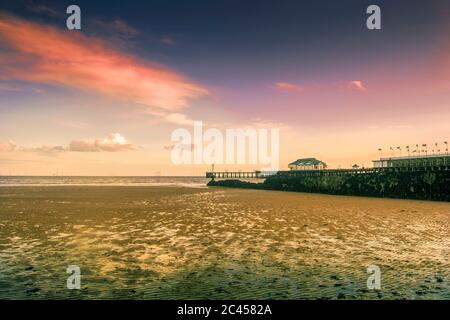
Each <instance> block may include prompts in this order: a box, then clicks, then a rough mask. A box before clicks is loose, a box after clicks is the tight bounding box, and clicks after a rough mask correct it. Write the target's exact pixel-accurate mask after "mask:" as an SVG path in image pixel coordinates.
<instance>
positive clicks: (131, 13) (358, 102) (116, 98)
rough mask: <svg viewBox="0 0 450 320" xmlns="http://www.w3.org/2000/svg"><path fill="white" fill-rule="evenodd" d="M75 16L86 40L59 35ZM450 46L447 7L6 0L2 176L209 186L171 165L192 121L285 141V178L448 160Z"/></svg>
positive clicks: (2, 12)
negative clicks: (370, 20)
mask: <svg viewBox="0 0 450 320" xmlns="http://www.w3.org/2000/svg"><path fill="white" fill-rule="evenodd" d="M71 4H77V5H78V6H79V7H80V9H81V17H82V18H81V24H82V29H81V30H68V29H67V28H66V19H67V17H68V16H69V15H68V14H66V8H67V7H68V6H69V5H71ZM371 4H376V5H378V6H379V7H380V8H381V26H382V28H381V30H368V29H367V27H366V19H367V17H368V15H367V14H366V9H367V7H368V6H369V5H371ZM449 33H450V4H449V3H448V1H446V0H442V1H438V0H433V1H413V0H408V1H406V0H396V1H365V0H342V1H323V0H318V1H301V0H296V1H287V0H286V1H267V0H260V1H253V0H249V1H235V0H209V1H175V0H161V1H159V0H158V1H156V0H150V1H145V2H144V1H131V0H129V1H111V0H110V1H76V2H73V1H31V0H30V1H18V0H14V1H10V0H3V1H2V2H1V3H0V175H2V174H3V175H8V174H13V175H14V174H15V175H19V174H20V175H54V174H65V175H150V176H151V175H203V174H204V172H205V170H207V169H209V165H208V164H205V163H202V164H182V165H178V164H175V163H174V162H173V160H172V158H171V155H172V151H173V149H174V141H172V140H171V134H172V133H173V132H174V130H176V129H178V128H186V129H188V130H191V131H192V124H193V121H202V122H203V124H204V127H205V129H206V128H217V129H218V130H221V131H222V132H225V130H226V129H237V128H244V129H245V128H256V129H260V128H266V129H268V130H271V129H278V130H279V132H280V141H279V143H280V148H279V149H280V152H279V158H280V169H286V168H287V165H288V163H290V162H292V161H294V160H296V159H298V158H306V157H316V158H318V159H320V160H322V161H324V162H326V163H327V164H328V166H329V167H331V168H346V167H350V166H351V165H353V164H355V163H356V164H359V165H363V166H366V167H371V166H372V162H371V160H374V159H377V158H379V157H380V156H381V155H383V156H386V155H392V154H394V155H400V152H402V155H405V153H406V148H405V146H407V145H409V146H415V145H416V144H419V145H422V144H425V143H426V144H427V145H428V149H429V150H428V151H429V152H430V153H431V152H433V151H432V149H436V150H437V149H439V150H441V152H442V151H443V150H444V148H445V146H444V143H443V142H444V141H447V140H448V138H449V136H450V129H449V123H450V108H449V102H450V37H449ZM435 143H437V144H438V145H437V147H435ZM398 146H399V147H401V149H402V150H401V151H400V150H398V149H397V147H398ZM390 147H393V149H394V151H395V153H392V151H390ZM193 148H196V146H195V145H194V146H193ZM379 149H382V152H380V151H379ZM436 150H435V152H437V151H436ZM260 167H261V165H260V164H251V163H244V164H217V165H216V169H217V170H226V169H228V170H234V169H236V170H241V169H242V170H255V169H259V168H260Z"/></svg>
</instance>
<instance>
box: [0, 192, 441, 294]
mask: <svg viewBox="0 0 450 320" xmlns="http://www.w3.org/2000/svg"><path fill="white" fill-rule="evenodd" d="M0 199H1V201H0V217H1V220H0V298H86V299H87V298H91V299H98V298H119V299H122V298H123V299H152V298H153V299H155V298H162V299H174V298H199V299H202V298H207V299H209V298H218V299H226V298H236V299H241V298H249V299H253V298H261V299H286V298H287V299H298V298H313V299H336V298H339V299H341V298H357V299H372V298H382V299H399V298H409V299H411V298H412V299H416V298H418V299H435V298H438V299H449V298H450V287H449V282H448V280H449V272H448V264H449V261H448V257H449V250H450V249H449V248H450V247H449V240H448V239H449V237H448V235H449V231H450V204H449V203H439V202H423V201H409V200H391V199H371V198H357V197H339V196H327V195H313V194H300V193H283V192H272V191H258V190H228V189H199V188H178V187H137V186H128V187H126V186H123V187H118V186H96V187H95V186H82V187H80V186H52V187H2V188H1V189H0ZM72 264H75V265H78V266H80V268H81V273H82V282H81V290H68V289H67V288H66V279H67V276H68V274H66V268H67V266H68V265H72ZM370 264H377V265H379V266H380V268H381V271H382V289H381V290H379V291H372V290H368V289H367V286H366V280H367V276H368V275H367V273H366V268H367V266H369V265H370Z"/></svg>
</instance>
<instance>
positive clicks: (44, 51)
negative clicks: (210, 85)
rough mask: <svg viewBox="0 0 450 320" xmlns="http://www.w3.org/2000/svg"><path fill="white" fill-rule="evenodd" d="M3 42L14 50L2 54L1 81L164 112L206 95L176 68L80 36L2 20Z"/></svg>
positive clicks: (54, 29)
mask: <svg viewBox="0 0 450 320" xmlns="http://www.w3.org/2000/svg"><path fill="white" fill-rule="evenodd" d="M117 26H118V27H119V28H122V29H123V28H126V27H127V26H126V25H124V24H122V23H119V24H117ZM0 41H1V42H2V45H4V46H7V48H8V49H9V51H10V52H9V53H7V52H6V51H5V52H2V53H1V54H0V63H1V65H3V66H4V67H0V69H2V70H1V72H2V73H3V76H2V78H8V79H10V80H25V81H31V82H38V83H45V84H53V85H60V86H64V87H69V88H75V89H79V90H83V91H86V92H90V93H95V94H99V95H106V96H110V97H113V98H117V99H120V100H124V101H127V102H132V103H135V104H140V105H144V106H146V107H147V108H149V109H157V110H158V109H159V110H165V111H175V110H180V109H183V108H184V107H186V106H187V105H188V101H189V99H192V98H198V97H201V96H204V95H206V94H208V91H207V90H206V89H205V88H203V87H201V86H199V85H197V84H195V83H193V82H191V81H189V80H188V79H186V78H185V77H183V76H182V75H180V74H178V73H177V72H175V71H173V70H170V69H168V68H165V67H162V66H159V65H155V64H152V63H149V62H147V61H141V60H139V59H137V58H136V57H133V56H131V55H127V54H124V53H122V52H120V51H118V50H116V49H114V48H111V47H110V46H108V45H107V44H106V43H105V42H103V41H101V40H100V39H99V38H95V37H88V36H85V35H83V34H81V33H79V32H69V31H67V30H64V31H61V30H58V29H56V28H54V27H50V26H46V25H42V24H37V23H32V22H26V21H23V20H21V19H18V18H15V17H11V16H8V17H5V16H0ZM11 51H12V52H11Z"/></svg>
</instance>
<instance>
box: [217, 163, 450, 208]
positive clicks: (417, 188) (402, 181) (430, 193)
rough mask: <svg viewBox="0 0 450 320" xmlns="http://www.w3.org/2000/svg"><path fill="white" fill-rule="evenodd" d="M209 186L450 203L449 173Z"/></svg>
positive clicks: (276, 178)
mask: <svg viewBox="0 0 450 320" xmlns="http://www.w3.org/2000/svg"><path fill="white" fill-rule="evenodd" d="M208 186H221V187H231V188H246V189H265V190H282V191H298V192H313V193H325V194H337V195H354V196H371V197H387V198H403V199H422V200H440V201H450V171H448V170H441V171H382V172H371V173H361V174H342V175H297V176H294V175H289V174H276V175H273V176H270V177H268V178H267V179H266V180H265V181H264V182H263V183H252V182H245V181H240V180H221V181H210V182H209V183H208Z"/></svg>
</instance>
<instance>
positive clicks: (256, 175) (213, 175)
mask: <svg viewBox="0 0 450 320" xmlns="http://www.w3.org/2000/svg"><path fill="white" fill-rule="evenodd" d="M266 176H267V174H265V173H263V172H261V171H247V172H245V171H235V172H229V171H223V172H213V171H212V172H206V178H210V179H264V178H266Z"/></svg>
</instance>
